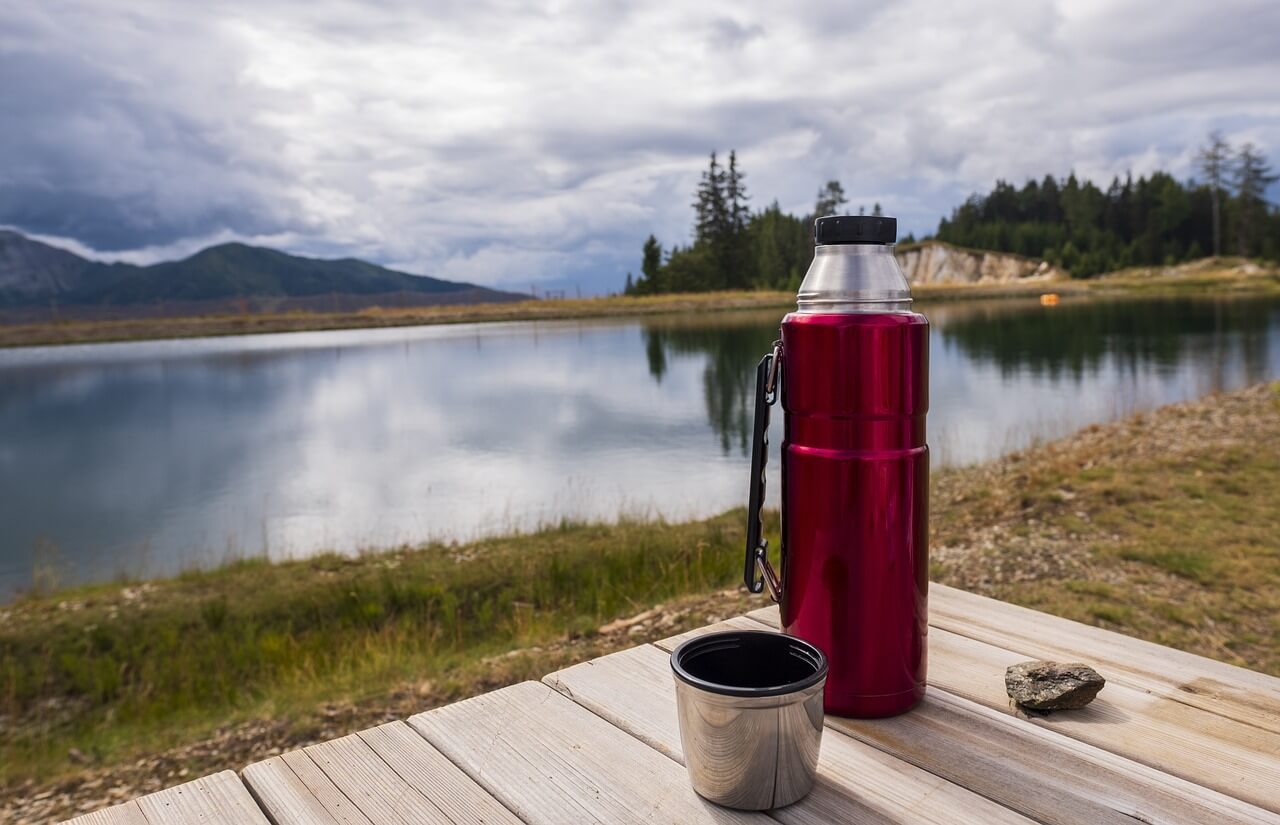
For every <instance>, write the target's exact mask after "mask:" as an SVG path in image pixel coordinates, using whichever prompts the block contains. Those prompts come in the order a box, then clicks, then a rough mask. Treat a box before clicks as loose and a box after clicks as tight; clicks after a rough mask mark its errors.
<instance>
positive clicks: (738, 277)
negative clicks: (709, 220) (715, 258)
mask: <svg viewBox="0 0 1280 825" xmlns="http://www.w3.org/2000/svg"><path fill="white" fill-rule="evenodd" d="M745 178H746V174H745V173H744V172H742V170H741V169H739V168H738V158H737V153H736V152H734V151H733V150H730V151H729V169H728V171H727V172H726V173H725V184H724V195H725V205H726V217H727V224H726V226H725V230H726V232H725V236H724V237H723V238H722V239H721V244H722V248H723V254H722V256H721V262H722V264H723V266H724V268H725V271H724V272H723V273H722V281H723V283H724V284H726V285H727V286H730V287H733V288H734V289H746V288H748V287H749V286H750V285H751V282H752V281H753V280H754V279H755V274H754V272H753V269H754V267H753V266H752V264H753V263H754V260H753V257H752V255H751V250H750V248H749V247H748V243H747V222H748V221H749V220H750V217H751V211H750V209H748V207H747V201H748V200H749V198H750V196H749V195H748V194H747V186H746V183H744V180H745Z"/></svg>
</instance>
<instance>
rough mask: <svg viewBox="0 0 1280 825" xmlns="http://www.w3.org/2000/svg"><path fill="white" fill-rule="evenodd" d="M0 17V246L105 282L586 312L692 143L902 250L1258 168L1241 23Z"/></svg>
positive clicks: (224, 13) (1134, 16)
mask: <svg viewBox="0 0 1280 825" xmlns="http://www.w3.org/2000/svg"><path fill="white" fill-rule="evenodd" d="M12 5H13V6H14V7H11V8H10V9H8V10H7V11H6V14H5V15H4V18H3V20H2V21H0V78H3V83H0V118H2V119H3V123H4V128H3V129H0V156H2V157H4V158H5V162H4V164H3V165H0V224H10V225H16V226H18V227H19V228H22V229H25V230H27V231H31V232H36V233H41V234H43V235H49V236H56V237H62V238H66V239H69V240H71V241H74V242H76V243H78V244H79V245H81V247H87V248H90V249H92V250H97V251H99V252H103V253H112V254H115V255H116V256H122V257H125V258H127V259H131V260H149V259H155V258H157V257H166V256H172V255H175V254H182V253H183V252H188V251H192V250H194V249H195V248H197V247H199V246H200V245H203V244H205V243H209V242H213V241H216V240H223V239H228V238H241V239H245V240H249V241H257V242H262V243H272V244H275V245H278V246H281V247H284V248H287V249H290V250H292V251H295V252H299V253H304V254H318V255H357V256H361V257H365V258H369V259H371V260H376V261H379V262H383V263H387V264H391V265H395V266H399V267H401V268H404V269H407V270H410V271H417V272H424V273H429V274H433V275H437V276H440V277H446V278H460V279H466V280H473V281H478V282H482V283H489V284H495V285H507V286H520V287H524V286H527V285H529V284H531V283H538V284H542V285H545V286H552V287H566V286H569V287H571V286H572V285H574V284H580V285H581V286H582V287H583V288H584V289H585V290H586V291H589V292H594V291H604V290H608V289H614V288H617V286H618V285H619V284H620V282H621V279H622V275H623V273H624V272H625V271H626V270H628V269H632V270H634V269H635V268H636V266H637V264H638V248H639V244H640V242H641V240H642V239H643V238H644V237H645V236H646V235H647V234H649V233H650V232H654V233H656V234H657V235H658V236H659V237H660V238H661V239H662V240H663V241H664V243H667V244H672V243H680V242H684V241H686V240H687V239H688V227H689V202H690V200H691V193H692V190H693V187H694V186H695V185H696V182H697V179H698V175H699V172H700V171H701V169H702V167H703V165H704V164H705V161H706V154H707V153H708V152H709V151H711V150H712V149H719V150H720V151H722V152H724V151H727V150H728V149H730V148H736V149H737V150H738V153H739V159H740V161H741V163H742V165H743V167H744V168H745V169H746V171H747V173H748V183H749V186H750V189H751V191H752V193H753V194H754V201H755V203H756V204H757V205H758V206H763V205H765V204H767V203H768V202H770V201H772V200H773V199H775V198H776V199H777V200H778V201H779V202H780V203H781V204H782V206H783V207H784V208H788V209H793V210H803V209H805V208H806V207H808V206H809V205H810V203H811V201H812V197H813V194H814V191H815V190H816V188H817V186H818V184H819V183H820V182H822V181H824V180H827V179H829V178H833V177H835V178H840V179H841V180H842V181H844V182H845V185H846V189H847V190H848V191H849V192H850V195H851V200H852V202H853V205H854V206H857V205H858V204H865V205H867V206H868V207H869V206H870V205H871V204H872V203H874V202H877V201H878V202H880V203H881V204H882V205H883V206H884V207H885V208H886V209H887V210H889V211H890V212H891V213H896V214H898V215H899V216H900V218H901V219H902V222H903V225H904V227H905V228H906V229H910V230H913V231H915V232H917V233H919V232H921V231H926V230H929V229H932V228H933V227H934V226H935V225H936V223H937V220H938V218H939V217H940V216H941V215H943V214H945V213H946V212H947V211H949V209H950V208H951V207H952V206H954V205H955V204H956V203H958V202H959V201H960V200H962V199H963V198H964V197H965V196H966V195H967V194H969V193H970V192H972V191H974V190H975V189H982V188H986V187H988V186H990V185H991V183H992V182H993V181H994V180H995V179H996V178H997V177H1004V178H1011V179H1014V180H1020V179H1022V178H1024V177H1026V176H1034V177H1041V176H1043V175H1044V174H1046V173H1052V174H1058V175H1062V174H1066V173H1067V172H1068V171H1071V170H1073V169H1074V170H1075V171H1077V172H1078V173H1080V174H1085V175H1090V176H1094V177H1102V178H1110V176H1112V175H1114V174H1124V172H1125V171H1127V170H1132V171H1134V172H1135V173H1142V172H1148V171H1151V170H1152V169H1155V168H1169V169H1172V170H1173V171H1174V172H1175V173H1177V174H1179V175H1183V176H1186V175H1190V174H1191V173H1192V167H1191V159H1192V155H1193V151H1194V147H1195V146H1196V145H1197V144H1198V143H1199V142H1200V141H1201V140H1202V139H1203V136H1204V134H1205V132H1207V131H1208V130H1209V129H1210V128H1215V127H1218V128H1222V129H1224V130H1226V131H1227V133H1228V135H1229V136H1230V137H1231V138H1233V139H1235V140H1237V141H1242V140H1245V139H1249V140H1253V141H1254V142H1255V143H1257V144H1260V145H1262V146H1264V147H1266V148H1267V149H1268V150H1270V151H1272V153H1273V154H1274V153H1275V152H1276V150H1277V148H1278V147H1280V103H1278V102H1277V99H1276V97H1275V94H1274V77H1276V76H1280V53H1277V51H1276V50H1275V49H1274V46H1273V42H1272V40H1273V33H1274V32H1275V31H1277V30H1280V6H1278V5H1276V4H1274V3H1268V2H1265V0H1256V1H1255V2H1235V0H1232V2H1227V3H1224V4H1220V5H1219V6H1215V7H1214V8H1213V9H1208V8H1206V7H1203V6H1199V7H1197V6H1188V7H1186V8H1177V7H1176V6H1170V5H1169V4H1167V3H1162V2H1155V0H1126V2H1118V3H1090V2H1071V3H1066V2H1060V3H1054V2H1026V3H997V2H991V1H988V2H978V3H970V4H963V5H962V6H955V5H954V4H943V3H937V2H927V0H904V2H901V3H896V4H884V3H879V4H871V5H851V4H848V3H837V2H826V3H817V2H814V3H805V4H801V6H799V7H786V8H784V7H779V6H777V5H776V4H769V3H764V2H735V3H732V4H730V3H728V2H708V3H702V4H698V5H696V6H693V5H689V4H678V3H668V4H661V5H655V4H630V3H623V2H611V3H589V2H570V3H567V4H563V3H562V4H557V5H555V6H544V7H537V8H532V7H528V6H527V5H526V4H516V3H497V2H437V3H432V4H429V5H424V4H421V3H417V2H409V0H382V1H381V2H375V3H368V2H354V0H351V1H350V2H348V0H325V1H324V2H319V3H304V2H295V1H293V0H274V2H272V1H271V0H255V1H254V2H250V0H221V1H220V2H214V3H208V4H198V5H191V4H175V3H166V2H160V0H137V1H136V2H133V3H130V4H128V5H127V6H124V5H120V6H119V7H118V8H110V7H109V5H108V4H103V3H99V2H90V0H51V2H47V3H39V4H27V5H25V6H16V4H12ZM1277 160H1280V158H1277Z"/></svg>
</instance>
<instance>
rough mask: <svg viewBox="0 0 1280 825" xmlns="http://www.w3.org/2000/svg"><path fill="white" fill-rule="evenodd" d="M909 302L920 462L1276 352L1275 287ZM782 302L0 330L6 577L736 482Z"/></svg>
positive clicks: (739, 493)
mask: <svg viewBox="0 0 1280 825" xmlns="http://www.w3.org/2000/svg"><path fill="white" fill-rule="evenodd" d="M922 309H923V311H924V312H925V313H926V314H928V315H929V317H930V320H931V321H932V323H933V328H932V336H933V337H932V341H931V348H932V349H931V370H930V380H931V407H932V409H931V412H930V413H929V443H930V446H931V447H932V450H933V461H934V466H935V467H937V466H941V465H949V464H962V463H968V462H974V461H980V460H983V459H986V458H990V457H993V456H997V455H1000V454H1002V453H1005V452H1008V451H1010V450H1014V449H1018V448H1020V447H1024V446H1026V445H1028V444H1029V443H1032V442H1033V441H1036V440H1044V439H1049V438H1054V437H1057V436H1061V435H1065V434H1067V433H1070V432H1072V431H1074V430H1076V429H1078V428H1079V427H1081V426H1083V425H1085V424H1089V423H1093V422H1098V421H1106V420H1109V419H1113V418H1116V417H1119V416H1122V415H1124V414H1126V413H1129V412H1131V411H1133V410H1139V409H1146V408H1150V407H1155V406H1158V405H1161V404H1164V403H1168V402H1171V401H1176V400H1179V399H1185V398H1191V397H1195V396H1199V395H1202V394H1204V393H1207V392H1209V391H1211V390H1216V389H1225V388H1234V387H1239V386H1241V385H1244V384H1247V383H1253V382H1257V381H1261V380H1264V379H1268V378H1275V377H1277V376H1280V300H1276V299H1259V298H1253V299H1232V300H1212V299H1179V300H1140V301H1137V300H1123V301H1121V300H1117V301H1099V300H1080V301H1067V302H1064V303H1063V304H1062V305H1061V306H1058V307H1056V308H1049V309H1046V308H1042V307H1040V306H1039V305H1038V304H1036V303H1034V302H1026V301H1000V302H980V303H979V302H974V303H961V304H950V305H937V306H929V305H925V306H924V307H922ZM780 314H781V313H778V312H766V313H757V312H752V313H740V314H726V315H713V316H701V317H698V316H689V317H673V318H662V319H644V320H635V319H632V320H611V321H593V322H554V323H547V322H536V323H518V324H484V325H468V326H453V327H424V328H416V329H394V330H376V331H343V332H316V333H294V334H285V335H260V336H250V337H235V338H220V339H201V340H188V341H161V342H140V343H125V344H100V345H92V346H74V347H46V348H29V349H16V350H0V599H4V598H8V597H9V596H11V595H12V593H13V592H14V591H16V590H19V589H24V588H27V587H30V586H31V583H32V581H33V576H35V577H36V578H38V579H39V580H41V581H45V582H47V581H48V580H50V579H51V578H52V579H53V580H56V581H57V582H60V583H63V584H68V583H73V582H83V581H95V580H102V579H109V578H112V577H115V576H120V575H160V574H165V573H172V572H175V571H178V570H181V569H186V568H191V567H195V566H200V565H209V564H215V563H218V562H221V561H225V560H228V559H231V558H235V557H238V556H244V555H250V554H263V553H265V554H268V555H270V556H271V557H273V558H283V557H288V556H298V555H305V554H308V553H314V552H317V551H320V550H325V549H331V550H338V551H341V552H355V551H356V550H358V549H360V548H365V547H377V546H386V545H392V544H395V543H399V542H406V541H413V542H416V541H421V540H424V539H467V538H472V537H476V536H479V535H484V534H489V533H494V532H505V531H511V530H515V529H530V528H534V527H537V526H538V525H542V524H548V523H554V522H558V521H559V520H560V519H561V518H564V517H570V518H586V519H613V518H616V517H618V516H619V515H620V514H628V515H637V516H653V515H662V516H666V517H668V518H673V519H683V518H691V517H697V516H704V515H708V514H712V513H716V512H720V511H722V510H724V509H726V508H729V507H732V506H736V505H741V504H744V503H745V494H746V487H747V463H748V458H747V451H748V449H749V444H748V438H749V432H750V394H751V390H752V385H753V380H754V374H753V371H754V366H755V363H756V362H757V361H758V360H759V358H760V357H761V355H762V354H763V353H764V352H765V350H766V348H767V347H768V346H769V344H770V342H771V341H772V340H773V339H774V337H775V335H776V330H777V327H778V321H779V318H780ZM779 426H780V425H779V424H777V423H775V427H779ZM779 440H781V430H780V429H777V430H776V431H775V435H774V441H775V442H776V441H779ZM771 466H773V467H774V468H776V467H777V466H778V465H777V463H776V458H775V459H774V463H772V465H771ZM777 489H778V485H777V484H776V483H774V484H773V485H772V487H771V491H772V492H773V493H774V494H775V495H776V492H777ZM726 563H729V560H726Z"/></svg>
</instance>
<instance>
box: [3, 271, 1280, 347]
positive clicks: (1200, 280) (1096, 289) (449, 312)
mask: <svg viewBox="0 0 1280 825" xmlns="http://www.w3.org/2000/svg"><path fill="white" fill-rule="evenodd" d="M1049 291H1052V292H1059V293H1066V294H1094V293H1097V294H1126V293H1134V294H1153V293H1171V294H1185V293H1196V292H1207V293H1221V292H1238V291H1248V292H1272V293H1280V269H1277V268H1276V267H1274V266H1272V267H1266V268H1263V267H1259V266H1255V265H1252V264H1249V263H1247V262H1244V261H1240V260H1237V259H1231V258H1224V259H1218V260H1215V259H1206V260H1204V261H1197V262H1195V263H1192V264H1184V265H1182V266H1178V267H1171V268H1147V269H1133V270H1124V271H1122V272H1118V273H1114V274H1113V275H1109V276H1106V277H1103V278H1098V279H1094V280H1090V281H1034V282H1026V283H981V284H942V285H937V284H932V285H918V286H916V287H914V288H913V290H912V293H913V294H914V295H915V297H916V298H917V299H919V300H921V301H951V300H966V299H976V298H1001V297H1031V296H1035V295H1039V294H1040V293H1043V292H1049ZM794 305H795V295H793V294H792V293H789V292H767V291H756V292H714V293H693V294H678V295H654V296H646V297H631V296H614V297H608V298H583V299H577V300H551V301H523V302H516V303H506V304H469V305H459V306H435V307H408V308H401V309H382V308H374V309H366V310H360V311H358V312H287V313H255V314H244V315H200V316H190V317H177V318H140V319H134V320H115V321H75V320H67V321H56V322H41V323H24V324H0V347H18V346H36V345H44V344H90V343H103V342H108V341H132V340H146V339H157V338H198V337H206V336H223V335H251V334H257V333H273V332H302V331H309V330H333V329H376V328H380V327H403V326H424V325H435V324H460V323H474V322H480V321H495V322H496V321H532V320H573V319H586V318H611V317H621V316H644V315H655V314H666V313H678V312H722V311H730V310H739V309H769V308H776V309H778V310H787V309H790V308H791V307H793V306H794Z"/></svg>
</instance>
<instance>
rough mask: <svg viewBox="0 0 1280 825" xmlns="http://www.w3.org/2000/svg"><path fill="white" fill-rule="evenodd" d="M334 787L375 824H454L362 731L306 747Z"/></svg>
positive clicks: (307, 752) (312, 759)
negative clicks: (368, 741)
mask: <svg viewBox="0 0 1280 825" xmlns="http://www.w3.org/2000/svg"><path fill="white" fill-rule="evenodd" d="M304 753H305V754H306V755H307V756H308V757H309V758H310V759H311V761H312V762H314V763H315V764H316V767H318V768H319V769H320V770H321V771H323V772H324V775H325V776H326V777H328V779H329V781H331V782H332V783H333V784H334V786H335V787H336V788H337V789H338V790H339V791H341V792H342V794H343V795H344V796H346V797H347V799H349V800H351V803H352V804H353V805H355V806H356V807H357V808H358V809H359V810H360V812H361V813H362V814H364V816H366V817H367V818H368V819H369V820H370V821H371V822H373V823H374V825H454V823H455V820H454V819H453V817H451V816H449V815H448V814H447V813H445V812H444V811H442V810H441V809H440V808H439V806H437V805H436V804H435V803H434V802H432V801H431V800H429V799H427V797H425V796H423V795H422V794H421V793H419V792H418V791H417V790H416V789H415V788H414V787H413V786H411V785H410V784H409V783H408V782H406V781H405V780H404V778H403V777H401V776H400V774H398V773H396V772H395V770H394V769H393V768H392V767H391V766H390V765H388V764H387V763H386V762H385V761H383V759H382V757H380V756H378V754H376V753H374V751H373V749H371V748H370V747H369V746H368V745H366V744H365V743H364V740H362V739H361V738H360V736H359V734H355V733H353V734H351V735H349V736H344V737H342V738H341V739H334V740H332V741H329V742H321V743H320V744H318V745H312V746H310V747H308V748H306V749H305V750H304Z"/></svg>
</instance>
